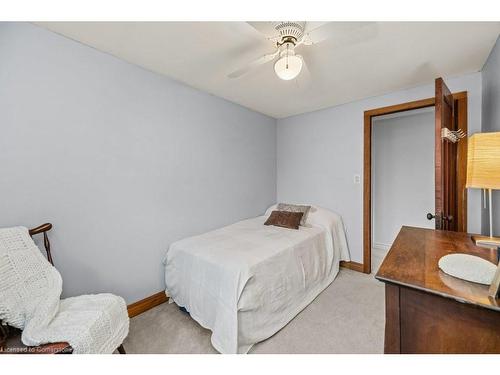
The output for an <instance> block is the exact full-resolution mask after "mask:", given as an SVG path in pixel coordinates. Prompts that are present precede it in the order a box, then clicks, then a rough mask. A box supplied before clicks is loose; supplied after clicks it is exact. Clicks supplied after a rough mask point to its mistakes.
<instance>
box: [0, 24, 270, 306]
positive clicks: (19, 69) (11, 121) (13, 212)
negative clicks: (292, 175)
mask: <svg viewBox="0 0 500 375" xmlns="http://www.w3.org/2000/svg"><path fill="white" fill-rule="evenodd" d="M0 127H1V132H0V172H1V173H0V179H1V183H0V197H1V198H0V227H4V226H13V225H24V226H28V227H32V226H35V225H38V224H41V223H44V222H47V221H50V222H52V223H53V224H54V229H53V231H52V233H51V234H50V237H51V240H52V247H53V255H54V261H55V263H56V267H57V268H58V269H59V270H60V271H61V273H62V276H63V280H64V293H63V294H64V295H65V296H71V295H75V294H80V293H93V292H105V291H106V292H112V293H117V294H119V295H122V296H124V297H125V298H126V300H127V301H128V302H133V301H136V300H139V299H142V298H144V297H146V296H149V295H151V294H153V293H156V292H158V291H161V290H162V289H163V288H164V281H163V280H164V277H163V268H162V264H161V262H162V258H163V255H164V252H165V250H166V249H167V247H168V246H169V244H170V243H171V242H173V241H175V240H178V239H180V238H183V237H186V236H189V235H194V234H198V233H202V232H205V231H208V230H211V229H214V228H217V227H221V226H223V225H227V224H229V223H232V222H235V221H237V220H240V219H243V218H247V217H252V216H257V215H260V214H262V213H263V212H264V210H265V209H266V208H267V207H268V206H269V205H271V204H273V203H274V202H275V201H276V121H275V120H274V119H272V118H269V117H266V116H264V115H261V114H258V113H256V112H253V111H250V110H248V109H245V108H243V107H241V106H238V105H235V104H232V103H230V102H227V101H225V100H223V99H219V98H217V97H214V96H211V95H208V94H205V93H202V92H200V91H197V90H194V89H192V88H189V87H187V86H184V85H182V84H179V83H177V82H174V81H172V80H170V79H168V78H165V77H163V76H160V75H157V74H153V73H151V72H149V71H146V70H144V69H142V68H139V67H137V66H134V65H131V64H128V63H126V62H123V61H121V60H119V59H116V58H114V57H112V56H110V55H107V54H104V53H101V52H99V51H97V50H95V49H93V48H90V47H87V46H85V45H82V44H79V43H77V42H74V41H71V40H69V39H66V38H64V37H61V36H59V35H57V34H54V33H51V32H49V31H46V30H44V29H42V28H38V27H36V26H33V25H30V24H26V23H24V24H19V23H0Z"/></svg>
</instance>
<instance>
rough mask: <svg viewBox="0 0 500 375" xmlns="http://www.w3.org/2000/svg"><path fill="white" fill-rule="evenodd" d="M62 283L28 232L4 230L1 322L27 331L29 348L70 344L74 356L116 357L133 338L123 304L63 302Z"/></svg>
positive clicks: (89, 298)
mask: <svg viewBox="0 0 500 375" xmlns="http://www.w3.org/2000/svg"><path fill="white" fill-rule="evenodd" d="M61 290H62V279H61V275H60V274H59V272H58V271H57V270H56V269H55V268H54V267H53V266H52V265H51V264H50V263H49V262H48V261H47V260H46V259H45V258H44V257H43V255H42V253H41V252H40V250H39V249H38V247H37V246H36V245H35V243H34V242H33V240H32V239H31V237H30V236H29V234H28V230H27V229H26V228H24V227H15V228H3V229H0V319H1V320H3V321H4V322H5V323H7V324H9V325H11V326H13V327H16V328H19V329H22V330H23V333H22V336H21V339H22V341H23V343H24V344H25V345H28V346H36V345H40V344H46V343H54V342H68V343H69V344H70V345H71V346H72V347H73V351H74V353H77V354H79V353H112V352H113V351H114V350H115V349H116V348H117V347H118V346H120V344H121V343H122V342H123V340H124V339H125V337H127V334H128V328H129V318H128V314H127V307H126V305H125V301H124V300H123V298H121V297H118V296H115V295H112V294H107V293H106V294H96V295H86V296H79V297H71V298H66V299H63V300H59V298H60V295H61Z"/></svg>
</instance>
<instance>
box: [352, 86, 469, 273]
mask: <svg viewBox="0 0 500 375" xmlns="http://www.w3.org/2000/svg"><path fill="white" fill-rule="evenodd" d="M453 99H454V100H455V102H456V104H457V105H456V109H455V115H456V116H457V121H458V127H459V129H462V130H464V131H465V132H466V133H467V91H462V92H458V93H453ZM434 105H435V98H428V99H421V100H416V101H412V102H407V103H402V104H396V105H391V106H387V107H381V108H375V109H370V110H367V111H365V112H364V141H363V142H364V145H363V263H356V262H345V264H344V266H345V267H347V268H351V269H354V270H356V271H361V272H364V273H370V272H371V255H372V254H371V253H372V249H371V247H372V118H373V117H376V116H381V115H388V114H391V113H398V112H405V111H410V110H413V109H420V108H427V107H433V106H434ZM464 139H465V140H466V139H467V138H464ZM457 165H458V169H457V173H458V176H457V184H458V187H457V191H458V192H460V193H461V195H462V199H459V205H458V213H459V218H458V220H459V224H458V226H459V230H461V231H465V232H466V231H467V192H466V189H465V177H466V171H467V142H463V141H462V142H459V143H458V159H457Z"/></svg>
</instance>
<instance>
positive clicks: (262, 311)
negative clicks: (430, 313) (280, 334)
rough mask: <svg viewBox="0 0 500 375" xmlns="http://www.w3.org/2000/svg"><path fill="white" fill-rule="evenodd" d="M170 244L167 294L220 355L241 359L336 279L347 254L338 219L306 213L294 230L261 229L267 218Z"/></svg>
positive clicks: (317, 212) (166, 263)
mask: <svg viewBox="0 0 500 375" xmlns="http://www.w3.org/2000/svg"><path fill="white" fill-rule="evenodd" d="M274 208H275V206H272V207H270V208H269V209H268V210H267V212H266V214H265V215H263V216H259V217H256V218H252V219H248V220H243V221H240V222H237V223H235V224H232V225H229V226H226V227H224V228H221V229H217V230H214V231H211V232H208V233H205V234H202V235H199V236H194V237H189V238H186V239H183V240H180V241H177V242H175V243H173V244H171V245H170V247H169V249H168V251H167V253H166V256H165V259H164V266H165V282H166V291H165V292H166V294H167V295H168V296H169V297H170V298H171V300H173V301H174V302H175V303H176V304H177V305H178V306H180V307H184V308H185V309H186V310H187V311H188V312H189V314H190V315H191V317H192V318H193V319H194V320H196V321H197V322H198V323H199V324H200V325H201V326H203V327H205V328H207V329H209V330H211V331H212V337H211V342H212V345H213V346H214V348H215V349H217V350H218V351H219V352H221V353H247V352H248V351H249V350H250V348H251V347H252V346H253V345H254V344H255V343H257V342H260V341H263V340H265V339H267V338H269V337H270V336H272V335H273V334H275V333H276V332H277V331H279V330H280V329H281V328H283V327H284V326H285V325H286V324H287V323H288V322H289V321H290V320H292V319H293V318H294V317H295V316H296V315H297V314H298V313H299V312H300V311H301V310H302V309H304V308H305V307H306V306H307V305H308V304H310V303H311V302H312V301H313V300H314V298H316V296H317V295H318V294H319V293H321V292H322V291H323V290H324V289H325V288H326V287H327V286H328V285H330V283H331V282H332V281H333V280H334V279H335V276H336V275H337V273H338V271H339V262H340V260H346V261H348V260H349V251H348V248H347V241H346V236H345V231H344V227H343V223H342V220H341V218H340V216H339V215H337V214H335V213H333V212H331V211H328V210H326V209H324V208H320V207H315V206H313V207H311V210H310V212H309V214H308V216H307V222H306V225H305V226H301V227H300V228H299V229H298V230H294V229H287V228H280V227H275V226H266V225H263V224H264V222H265V220H266V218H267V217H268V216H269V213H270V212H271V211H272V210H273V209H274Z"/></svg>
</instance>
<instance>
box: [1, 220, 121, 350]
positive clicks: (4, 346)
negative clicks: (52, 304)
mask: <svg viewBox="0 0 500 375" xmlns="http://www.w3.org/2000/svg"><path fill="white" fill-rule="evenodd" d="M51 229H52V224H50V223H45V224H42V225H40V226H38V227H36V228H33V229H30V230H29V234H30V236H31V237H33V236H34V235H36V234H40V233H43V246H44V247H45V251H46V252H47V260H48V261H49V262H50V264H52V265H54V262H53V260H52V254H51V252H50V241H49V237H48V236H47V232H48V231H49V230H51ZM21 333H22V331H21V330H19V329H17V328H14V327H9V326H8V325H5V324H3V323H2V321H1V320H0V354H71V353H73V348H72V347H71V345H69V343H67V342H55V343H49V344H44V345H39V346H26V345H24V344H23V343H22V341H21ZM117 350H118V352H119V353H120V354H125V349H124V348H123V344H122V345H120V346H119V347H118V348H117Z"/></svg>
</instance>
